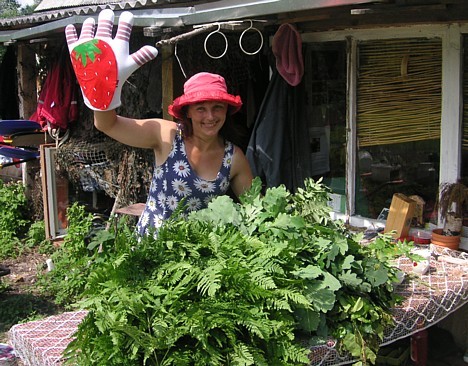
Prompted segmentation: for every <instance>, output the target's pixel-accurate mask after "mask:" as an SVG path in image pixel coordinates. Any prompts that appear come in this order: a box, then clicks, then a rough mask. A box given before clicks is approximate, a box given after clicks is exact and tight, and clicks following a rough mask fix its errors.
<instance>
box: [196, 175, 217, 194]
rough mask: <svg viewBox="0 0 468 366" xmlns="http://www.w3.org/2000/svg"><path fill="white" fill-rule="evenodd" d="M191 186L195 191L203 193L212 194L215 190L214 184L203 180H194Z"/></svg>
mask: <svg viewBox="0 0 468 366" xmlns="http://www.w3.org/2000/svg"><path fill="white" fill-rule="evenodd" d="M193 184H194V186H195V188H196V189H197V190H199V191H200V192H203V193H212V192H214V190H215V183H214V182H210V181H207V180H204V179H200V178H196V179H195V180H194V182H193Z"/></svg>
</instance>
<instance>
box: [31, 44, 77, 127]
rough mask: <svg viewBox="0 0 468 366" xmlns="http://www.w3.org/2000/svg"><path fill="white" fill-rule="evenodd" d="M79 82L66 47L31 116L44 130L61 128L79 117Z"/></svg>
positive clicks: (55, 63)
mask: <svg viewBox="0 0 468 366" xmlns="http://www.w3.org/2000/svg"><path fill="white" fill-rule="evenodd" d="M78 93H79V89H78V84H77V82H76V77H75V73H74V71H73V68H72V66H71V61H70V56H69V53H68V50H66V48H63V49H62V52H61V53H60V56H59V57H58V58H57V60H56V61H55V62H54V63H53V64H52V66H51V68H50V70H49V72H48V74H47V78H46V81H45V83H44V85H43V87H42V89H41V93H40V95H39V100H38V102H37V109H36V112H35V113H34V115H33V116H32V117H31V118H30V119H31V120H33V121H36V122H39V123H40V124H41V126H42V128H43V129H44V130H46V129H61V130H62V131H65V130H67V129H68V127H69V124H70V123H71V122H74V121H76V120H77V119H78V99H77V98H78V95H79V94H78Z"/></svg>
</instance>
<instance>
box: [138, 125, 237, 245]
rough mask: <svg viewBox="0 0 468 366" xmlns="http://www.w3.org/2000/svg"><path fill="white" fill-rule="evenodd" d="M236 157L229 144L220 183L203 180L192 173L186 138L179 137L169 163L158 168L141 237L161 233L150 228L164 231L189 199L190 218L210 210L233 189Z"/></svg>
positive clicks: (146, 207)
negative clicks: (203, 209) (202, 211)
mask: <svg viewBox="0 0 468 366" xmlns="http://www.w3.org/2000/svg"><path fill="white" fill-rule="evenodd" d="M233 154H234V145H233V144H232V143H230V142H229V141H226V143H225V150H224V157H223V161H222V164H221V167H220V170H219V172H218V174H217V177H216V179H214V180H209V181H208V180H205V179H202V178H200V177H198V176H197V174H196V172H195V171H194V170H192V169H191V167H190V163H189V161H188V159H187V156H186V152H185V144H184V141H183V138H182V137H181V135H180V134H176V136H175V139H174V143H173V145H172V150H171V152H170V154H169V156H168V158H167V160H166V161H165V162H164V163H163V164H161V165H160V166H156V167H155V168H154V172H153V179H152V181H151V187H150V190H149V193H148V198H147V201H146V205H145V209H144V211H143V213H142V215H141V216H140V219H139V220H138V225H137V231H138V233H139V234H140V235H141V236H144V235H147V234H148V233H149V232H153V231H154V232H155V233H157V230H151V229H150V228H151V227H154V228H156V229H157V228H159V227H161V225H162V224H163V222H164V221H165V220H167V219H168V218H169V217H170V216H171V215H172V213H173V212H174V210H175V209H176V208H178V206H179V203H180V201H181V200H182V199H185V205H186V210H185V213H183V215H186V214H187V213H188V212H192V211H197V210H200V209H202V208H205V207H207V205H208V203H209V202H210V201H211V200H212V199H213V198H215V197H217V196H219V195H222V194H225V193H226V192H227V190H228V188H229V180H230V173H231V163H232V157H233Z"/></svg>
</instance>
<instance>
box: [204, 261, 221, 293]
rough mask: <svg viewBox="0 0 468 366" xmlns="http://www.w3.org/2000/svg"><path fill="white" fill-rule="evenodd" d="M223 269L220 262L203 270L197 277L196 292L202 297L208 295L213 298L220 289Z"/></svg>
mask: <svg viewBox="0 0 468 366" xmlns="http://www.w3.org/2000/svg"><path fill="white" fill-rule="evenodd" d="M223 268H224V262H221V261H218V262H216V263H214V264H213V265H212V266H210V267H207V268H205V269H204V270H203V271H202V272H201V273H200V275H199V280H198V285H197V291H198V292H200V293H201V294H202V295H206V294H208V296H210V297H213V296H214V295H215V294H216V292H217V291H218V290H219V288H220V287H221V278H222V273H221V271H222V270H223Z"/></svg>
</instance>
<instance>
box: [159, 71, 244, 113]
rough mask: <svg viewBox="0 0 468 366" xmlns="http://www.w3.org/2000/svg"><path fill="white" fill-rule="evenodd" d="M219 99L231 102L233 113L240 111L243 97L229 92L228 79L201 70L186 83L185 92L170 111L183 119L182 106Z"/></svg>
mask: <svg viewBox="0 0 468 366" xmlns="http://www.w3.org/2000/svg"><path fill="white" fill-rule="evenodd" d="M210 101H219V102H223V103H227V104H229V105H230V106H231V107H232V108H231V110H230V113H231V114H234V113H236V112H238V111H239V109H240V108H241V107H242V100H241V97H240V96H238V95H232V94H229V93H228V91H227V86H226V81H225V80H224V78H223V77H222V76H221V75H217V74H211V73H209V72H200V73H198V74H195V75H193V76H192V77H191V78H190V79H188V80H187V81H186V82H185V84H184V94H183V95H181V96H180V97H178V98H176V99H174V101H173V102H172V104H171V105H170V106H169V108H168V111H169V114H170V115H171V116H174V117H175V118H178V119H182V118H183V117H184V114H183V113H182V108H183V107H185V106H187V105H190V104H194V103H201V102H210Z"/></svg>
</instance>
